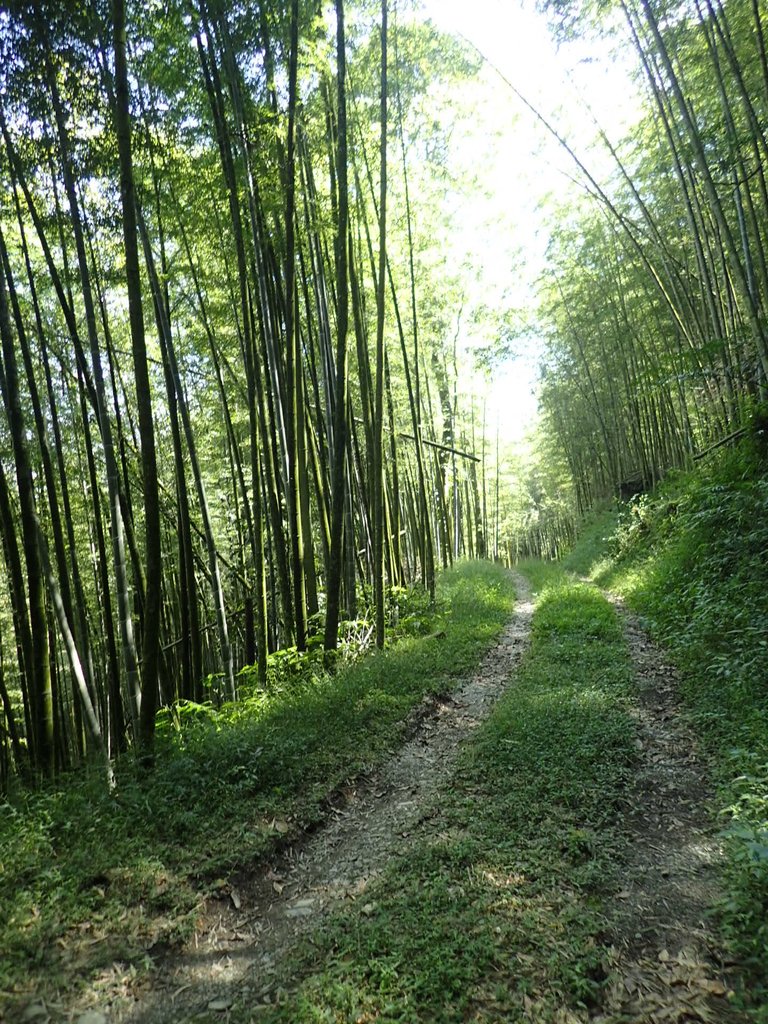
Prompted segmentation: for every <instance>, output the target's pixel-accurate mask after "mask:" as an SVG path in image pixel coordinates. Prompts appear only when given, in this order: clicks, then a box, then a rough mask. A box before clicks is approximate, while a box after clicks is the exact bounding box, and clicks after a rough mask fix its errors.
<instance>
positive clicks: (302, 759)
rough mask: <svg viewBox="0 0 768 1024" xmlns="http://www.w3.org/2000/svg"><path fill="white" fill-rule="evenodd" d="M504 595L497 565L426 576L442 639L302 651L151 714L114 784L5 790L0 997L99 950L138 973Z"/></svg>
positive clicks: (493, 628)
mask: <svg viewBox="0 0 768 1024" xmlns="http://www.w3.org/2000/svg"><path fill="white" fill-rule="evenodd" d="M513 600H514V594H513V592H512V586H511V583H510V581H509V577H508V575H507V574H506V573H504V572H503V570H501V569H500V568H498V567H494V566H492V565H490V564H488V563H472V564H464V565H461V566H458V567H457V568H456V569H454V570H452V571H451V572H448V573H445V574H444V575H443V576H442V577H441V580H440V584H439V595H438V612H439V621H440V624H441V625H442V628H443V630H444V633H445V635H444V636H441V637H439V638H438V637H434V636H433V637H425V636H421V637H417V636H411V637H404V638H401V639H400V640H398V641H396V642H395V643H394V644H393V645H392V646H391V647H390V648H388V649H386V650H385V651H383V652H374V653H370V654H367V655H366V656H364V657H363V658H362V659H361V660H359V661H358V662H356V663H355V664H353V665H351V666H347V667H343V668H341V669H340V670H339V671H338V672H337V673H336V674H335V675H329V674H327V673H324V672H322V671H320V670H319V668H318V667H317V662H316V661H315V662H311V665H313V666H314V668H313V670H312V671H297V672H295V673H294V675H293V677H292V678H289V680H288V681H285V680H284V681H283V683H282V684H281V685H274V686H273V687H272V689H271V690H270V692H268V693H254V694H252V696H251V697H250V698H249V699H247V700H246V701H244V702H243V704H242V705H238V706H225V707H223V708H221V709H218V710H217V709H216V708H214V707H212V706H189V707H187V708H183V709H181V710H180V712H179V713H178V714H176V715H174V716H173V717H171V716H166V719H165V722H164V725H163V727H162V729H161V732H160V735H159V738H158V749H157V763H156V767H155V769H154V771H153V772H152V773H150V774H147V773H146V772H145V773H144V774H142V772H141V771H140V770H139V769H138V768H137V767H136V766H135V765H134V764H133V763H131V762H129V761H127V760H126V761H124V762H123V763H122V764H119V765H118V770H117V778H118V786H117V792H116V793H115V794H114V795H112V794H110V793H108V792H107V791H106V789H105V786H104V783H103V781H102V779H101V777H100V775H99V774H97V773H96V772H94V773H93V774H87V773H81V774H78V775H72V776H71V777H69V778H65V779H62V780H61V781H60V783H59V784H58V785H57V786H56V788H50V789H46V790H44V791H41V792H32V793H30V792H17V793H14V794H12V795H11V796H10V797H9V798H8V799H7V802H6V803H4V804H2V805H0V921H2V922H3V926H2V937H1V938H0V943H1V944H2V954H3V956H2V961H1V964H2V966H0V1006H2V1004H3V1003H5V1002H8V1003H9V1004H10V1005H13V1006H16V1007H17V1008H18V1007H20V1006H22V1005H23V1002H24V1000H25V999H26V998H27V997H28V996H29V995H31V994H32V993H34V994H36V995H37V996H41V995H45V994H46V993H51V992H54V991H56V990H57V989H59V990H64V991H67V990H71V989H72V988H74V987H76V986H78V985H80V984H84V983H85V982H86V981H87V980H88V979H89V978H92V977H94V976H95V975H96V974H98V972H99V971H100V970H101V969H102V968H103V967H104V966H105V965H108V964H110V963H111V962H112V961H113V960H122V961H125V962H128V963H131V964H133V965H134V966H135V967H137V968H138V969H141V968H142V966H143V965H145V964H146V963H147V952H148V951H152V950H153V948H162V947H164V946H166V945H168V944H173V943H174V942H177V941H179V940H180V939H183V938H184V937H186V936H188V935H189V934H190V932H191V929H192V927H193V926H194V921H195V917H196V911H197V908H198V907H199V905H200V902H201V900H202V899H203V898H204V897H205V895H206V893H208V892H210V891H211V890H212V889H215V888H216V887H217V886H218V885H220V884H221V879H222V877H226V875H227V874H228V873H230V872H232V871H234V870H235V869H237V868H240V867H243V866H245V865H247V864H249V863H251V862H253V861H254V860H256V859H258V858H260V857H262V856H264V855H265V854H266V853H267V852H268V851H269V850H270V849H272V848H274V847H275V845H276V844H277V843H279V842H281V841H283V840H284V839H285V837H286V836H290V835H291V834H296V833H298V832H299V831H300V830H301V829H302V828H305V827H306V826H307V825H309V824H311V823H312V822H314V821H316V820H317V819H318V818H319V817H320V816H321V815H322V813H323V806H324V801H325V799H326V798H327V797H328V795H329V794H330V793H331V792H332V791H333V790H334V789H335V788H336V787H338V786H339V785H340V784H342V783H343V782H344V781H345V780H346V779H348V778H350V777H352V776H355V775H357V774H359V773H360V772H363V771H365V770H366V769H367V768H368V767H369V766H371V765H373V764H375V763H376V762H377V761H379V760H381V758H382V757H383V756H384V755H385V754H386V752H387V751H388V750H390V749H391V748H392V747H393V746H395V745H396V744H397V742H398V740H399V739H400V738H401V737H402V735H403V730H404V728H405V727H406V722H407V718H408V715H409V713H410V712H411V711H412V710H413V709H414V708H415V707H416V706H417V705H418V704H419V702H420V701H421V700H422V699H423V698H424V697H425V696H426V695H428V694H436V693H443V692H446V691H448V690H450V689H451V688H452V687H453V686H454V685H456V683H457V682H458V680H459V679H461V678H462V677H464V676H465V675H466V674H467V673H468V672H470V671H471V669H472V668H473V667H474V666H475V665H476V663H477V662H478V660H479V658H480V656H481V654H482V652H483V651H484V650H485V649H486V648H487V646H488V645H489V644H490V643H491V641H492V640H493V639H494V638H495V636H497V635H498V633H499V631H500V630H501V628H502V626H503V624H504V622H505V621H506V620H507V618H508V617H509V614H510V612H511V608H512V604H513ZM410 618H411V619H412V618H413V616H410ZM430 623H431V625H434V624H435V619H434V616H433V617H432V619H431V620H430ZM408 625H409V628H414V623H413V622H409V623H408Z"/></svg>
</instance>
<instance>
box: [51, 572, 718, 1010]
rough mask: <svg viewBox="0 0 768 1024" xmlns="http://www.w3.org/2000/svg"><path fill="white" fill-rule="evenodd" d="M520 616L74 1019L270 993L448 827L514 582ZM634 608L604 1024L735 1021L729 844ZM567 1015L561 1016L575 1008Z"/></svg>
mask: <svg viewBox="0 0 768 1024" xmlns="http://www.w3.org/2000/svg"><path fill="white" fill-rule="evenodd" d="M516 585H517V588H518V595H519V600H518V603H517V606H516V610H515V614H514V616H513V618H512V620H511V622H510V623H509V624H508V625H507V627H506V628H505V630H504V631H503V633H502V635H501V636H500V638H499V640H498V642H497V643H496V644H495V645H494V646H493V647H492V648H491V649H490V650H489V651H488V652H487V654H486V655H485V657H484V659H483V661H482V663H481V664H480V666H479V667H478V669H477V671H476V672H475V673H474V674H473V676H472V677H471V678H470V679H469V680H468V681H466V682H465V683H464V684H463V685H461V686H459V687H458V688H457V689H456V690H454V691H453V692H452V693H451V694H449V695H447V696H445V697H443V698H442V699H438V700H434V699H433V700H432V702H431V703H430V704H429V705H427V706H422V708H421V709H420V711H419V716H418V722H417V724H416V726H415V727H414V732H413V735H412V738H411V739H410V740H409V741H408V742H407V743H406V744H405V745H404V746H403V747H402V748H401V749H400V751H399V752H398V753H397V754H396V755H394V756H393V757H392V758H391V759H390V760H389V761H388V762H387V763H385V764H384V765H383V766H382V767H380V768H379V769H377V770H376V771H374V772H372V773H371V774H369V775H367V776H365V777H364V778H362V779H358V780H354V781H351V782H350V783H349V785H348V786H347V787H346V788H345V789H344V790H343V791H342V792H341V793H340V794H339V795H338V801H337V805H336V806H335V807H334V808H333V809H332V810H331V811H330V812H329V816H328V819H327V820H326V821H325V822H324V823H323V824H322V825H320V826H319V827H318V828H316V829H315V830H314V831H313V832H312V833H310V834H307V835H305V836H304V837H303V838H302V839H301V840H300V841H299V842H297V843H295V844H294V845H292V846H290V847H288V848H286V849H285V850H284V851H283V852H282V853H281V854H280V855H279V856H278V857H276V858H274V859H273V860H272V861H271V862H268V863H262V864H261V865H259V866H258V867H257V868H256V869H254V870H251V871H249V872H243V873H242V874H241V875H239V876H235V877H232V878H231V879H229V880H228V882H227V885H226V886H225V887H223V888H222V890H221V894H220V898H219V899H216V900H212V901H210V902H209V903H208V905H207V906H206V908H205V912H204V914H203V916H202V918H201V922H200V927H199V929H198V932H197V934H196V936H195V941H194V943H192V944H191V945H190V947H189V948H187V949H186V950H184V951H183V952H182V953H180V954H178V955H176V956H174V957H169V958H168V959H166V960H165V961H163V962H161V963H160V965H159V966H158V968H157V969H156V971H155V972H154V973H153V974H152V975H151V976H150V978H149V980H144V981H142V982H138V981H137V979H136V978H132V977H131V976H130V975H126V974H125V973H124V971H121V969H120V968H119V967H117V966H116V968H115V972H114V974H113V976H112V977H105V978H103V979H102V980H101V984H99V985H98V986H96V987H95V988H94V989H93V990H92V991H91V993H90V996H89V997H88V1001H87V1003H86V1002H85V1001H84V1002H82V1003H81V1004H80V1006H79V1007H78V1009H77V1010H76V1011H74V1012H73V1013H72V1014H71V1015H70V1016H71V1018H73V1019H74V1020H75V1021H76V1022H77V1024H107V1022H109V1024H167V1022H171V1021H173V1022H177V1021H194V1020H195V1018H209V1019H210V1017H211V1016H216V1015H217V1011H218V1012H221V1014H222V1020H225V1019H226V1017H227V1013H226V1011H227V1010H228V1009H229V1008H230V1007H232V1008H235V1007H236V1006H246V1007H248V1008H249V1009H250V1010H251V1011H252V1012H253V1013H254V1015H255V1014H257V1013H258V1008H259V1006H265V1005H267V1004H269V1003H270V1002H272V1001H273V1000H274V998H275V996H276V989H277V988H278V986H279V984H280V980H281V977H282V976H283V974H282V972H281V967H282V965H283V963H284V961H285V957H286V955H287V954H288V952H289V951H290V950H291V949H292V948H293V947H294V945H295V943H296V941H297V939H298V938H299V937H300V936H302V935H303V934H306V933H308V932H309V931H310V930H311V929H313V928H315V927H316V926H317V925H318V924H319V923H320V922H321V921H322V920H323V919H324V918H325V917H326V916H327V915H329V914H330V913H332V912H333V911H334V910H336V909H338V908H339V907H341V906H343V905H344V904H345V903H346V902H348V901H359V905H360V906H361V907H362V909H363V912H364V913H365V912H366V906H367V895H366V893H367V889H368V886H369V884H370V883H371V882H372V881H373V880H375V879H376V878H377V877H378V876H379V875H380V873H381V872H382V870H383V869H384V867H385V866H386V865H387V863H388V862H389V861H390V860H391V859H392V858H393V857H395V856H397V855H398V854H402V853H403V852H404V851H406V850H407V849H408V848H409V845H410V844H411V843H412V842H414V841H415V840H416V839H417V838H423V837H424V836H425V835H428V834H429V831H430V829H433V828H436V827H438V826H437V825H436V824H435V823H434V821H433V818H434V817H436V816H437V815H436V811H437V809H438V807H439V801H440V796H441V793H443V792H445V791H446V789H447V787H448V785H449V784H450V779H451V774H452V772H453V771H454V768H455V765H456V759H457V755H458V752H459V749H460V747H461V744H462V743H463V742H464V741H465V740H466V739H467V738H468V737H469V736H470V735H471V734H472V732H473V731H474V730H475V729H476V728H477V726H478V725H479V724H480V723H481V722H482V721H483V720H484V719H485V718H486V717H487V716H488V715H489V713H490V712H491V710H492V708H493V706H494V704H495V703H496V701H497V700H498V699H499V697H500V696H501V695H502V693H503V692H504V690H505V689H506V687H507V686H509V685H510V683H513V680H514V676H513V673H514V670H515V667H516V666H517V664H518V662H519V660H520V658H521V656H522V654H523V652H524V650H525V647H526V645H527V642H528V638H529V634H530V623H531V617H532V612H533V608H532V603H531V599H530V593H529V589H528V585H527V583H526V581H525V580H524V579H522V577H517V578H516ZM616 603H617V610H618V611H619V614H620V615H622V616H623V618H624V622H625V630H626V635H627V640H628V644H629V650H630V655H631V659H632V664H633V669H634V674H635V680H636V702H635V708H634V712H633V714H634V717H635V719H636V722H637V728H638V739H637V744H638V754H639V759H640V768H639V772H638V775H637V779H636V782H635V786H634V790H633V792H632V793H631V794H628V796H629V799H630V801H631V811H630V813H629V814H628V818H627V820H626V822H625V825H626V828H627V830H628V832H629V839H630V844H629V845H630V854H629V859H628V865H627V872H626V877H625V880H624V886H623V889H622V891H621V892H620V893H619V894H618V897H617V900H616V905H615V907H614V912H613V913H612V915H611V918H610V924H609V934H608V936H607V943H608V946H609V947H610V949H611V952H610V959H611V961H612V962H611V977H610V980H609V983H608V986H607V989H606V992H605V998H604V1000H603V1002H602V1005H601V1006H600V1007H599V1008H595V1009H593V1010H592V1012H591V1014H589V1013H587V1011H584V1013H583V1014H579V1015H577V1016H567V1015H566V1016H567V1019H568V1020H569V1021H570V1020H574V1021H575V1020H578V1021H586V1020H587V1019H589V1020H591V1021H592V1022H593V1024H670V1022H671V1024H708V1022H717V1021H723V1022H725V1021H736V1020H737V1019H738V1018H736V1017H734V1016H733V1015H732V1013H731V1010H730V1006H729V1003H728V999H727V995H728V984H727V979H726V978H725V977H724V975H723V970H722V963H721V962H720V959H719V955H718V950H717V946H716V943H715V941H714V939H713V936H712V934H711V932H710V930H709V928H708V925H707V920H706V914H707V910H708V908H709V907H710V906H711V905H712V902H713V901H714V899H715V897H716V895H717V887H716V874H717V865H718V860H719V858H720V855H721V851H720V848H719V845H718V843H717V840H716V838H715V830H714V827H713V824H712V820H711V815H710V812H709V810H708V801H709V798H710V793H709V790H708V788H707V784H706V781H705V779H706V773H705V771H704V768H703V765H702V763H701V760H700V759H699V758H698V756H697V753H696V743H695V739H694V737H693V735H692V733H691V732H690V730H689V729H688V728H687V727H686V725H685V724H684V723H683V722H682V720H681V717H680V715H679V713H678V708H677V704H676V697H675V691H676V678H675V674H674V670H673V669H672V668H671V667H670V666H669V664H667V663H666V662H665V660H664V658H663V656H662V655H661V653H660V652H659V650H658V649H657V648H656V647H655V646H654V645H653V644H652V643H651V642H650V641H649V640H648V638H647V636H646V635H645V634H644V632H643V630H642V629H641V628H640V626H639V624H638V622H637V621H636V620H635V619H634V618H633V617H632V616H631V615H629V614H628V613H626V612H625V611H624V610H623V609H622V608H621V606H620V603H619V602H616ZM563 1019H564V1020H565V1019H566V1018H565V1017H564V1018H563Z"/></svg>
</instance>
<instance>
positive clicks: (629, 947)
mask: <svg viewBox="0 0 768 1024" xmlns="http://www.w3.org/2000/svg"><path fill="white" fill-rule="evenodd" d="M609 598H610V599H611V600H612V602H613V604H614V606H615V607H616V610H617V612H618V614H619V615H620V616H621V617H622V618H623V620H624V628H625V635H626V638H627V643H628V646H629V653H630V657H631V661H632V667H633V670H634V681H635V694H636V700H635V705H634V709H633V712H632V713H633V717H634V718H635V721H636V723H637V729H638V738H637V741H636V742H637V745H638V754H639V761H640V766H639V769H638V773H637V776H636V779H635V791H634V794H632V796H633V803H632V809H631V812H630V814H629V817H628V821H627V828H628V831H629V834H630V844H631V845H630V854H629V861H628V865H627V872H626V876H625V880H624V888H623V889H622V891H621V892H620V893H619V895H618V899H617V905H616V908H615V916H614V920H613V927H612V935H611V937H612V939H613V941H614V953H613V959H614V963H613V984H612V985H611V986H610V987H609V990H608V992H607V993H606V998H605V1003H604V1005H603V1007H602V1008H601V1010H600V1012H599V1013H597V1014H596V1016H595V1018H594V1019H595V1020H596V1021H599V1022H600V1024H620V1022H621V1024H641V1022H642V1024H683V1022H685V1024H694V1022H702V1024H706V1022H710V1021H711V1022H715V1021H718V1022H719V1021H723V1022H725V1021H736V1020H737V1019H738V1018H737V1017H735V1016H733V1015H732V1011H731V1007H730V1005H729V1003H728V999H727V996H728V991H729V989H728V982H727V977H726V975H725V973H724V965H723V963H722V958H721V952H720V951H719V949H718V945H717V942H716V940H715V938H714V936H713V933H712V930H711V928H710V925H709V921H708V912H709V911H710V910H711V908H712V906H713V904H714V902H715V901H716V899H717V896H718V877H717V876H718V865H719V861H720V859H721V857H722V849H721V845H720V843H719V842H718V839H717V832H716V828H715V823H714V821H713V815H712V811H711V807H710V801H711V798H712V795H713V794H712V792H711V790H710V787H709V783H708V781H707V774H706V769H705V766H704V764H703V762H702V759H701V757H700V756H699V754H698V752H697V743H696V738H695V736H694V734H693V732H692V731H691V729H690V728H689V727H688V726H687V725H686V723H685V722H684V720H683V719H682V717H681V715H680V709H679V706H678V700H677V697H676V691H677V675H676V672H675V669H674V668H673V667H672V666H671V665H670V664H669V662H668V661H667V660H666V659H665V657H664V655H663V653H662V652H661V651H660V650H659V648H658V647H657V646H656V645H655V644H653V643H652V642H651V640H649V638H648V636H647V635H646V633H645V632H644V630H643V629H642V628H641V626H640V624H639V622H638V620H637V618H636V617H635V616H634V615H632V614H631V613H629V612H628V611H627V610H626V609H625V608H624V607H623V605H622V602H621V601H620V599H618V598H615V597H612V596H611V595H609Z"/></svg>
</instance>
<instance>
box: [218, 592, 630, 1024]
mask: <svg viewBox="0 0 768 1024" xmlns="http://www.w3.org/2000/svg"><path fill="white" fill-rule="evenodd" d="M585 635H586V636H587V638H588V639H587V642H586V645H585V642H584V637H585ZM628 679H629V666H628V658H627V651H626V647H625V644H624V640H623V637H622V633H621V628H620V625H619V624H618V622H617V621H616V617H615V614H614V612H613V611H612V609H611V608H610V606H609V605H608V604H607V602H606V601H605V600H604V599H603V598H602V597H600V596H599V594H598V593H597V592H596V591H594V590H591V589H589V588H587V587H585V586H576V585H563V583H562V573H560V574H559V579H558V580H557V581H556V585H555V586H554V587H551V588H548V589H545V590H544V593H543V596H542V599H541V602H540V604H539V607H538V609H537V612H536V614H535V618H534V628H533V641H532V647H531V650H530V652H529V654H528V655H527V657H526V659H525V661H524V663H523V665H522V667H521V669H520V670H519V672H518V673H517V674H516V678H515V683H514V686H513V687H511V688H510V690H509V692H508V694H507V695H506V696H505V697H504V698H503V699H502V700H501V702H500V703H499V704H498V705H497V707H496V709H495V710H494V712H493V714H492V715H491V717H490V719H489V720H488V721H487V722H486V724H485V725H484V726H482V727H481V728H480V730H479V733H478V734H477V735H476V737H475V739H474V741H473V742H472V743H471V744H470V745H469V746H468V748H467V749H466V750H465V753H464V755H463V758H462V761H461V763H460V765H459V766H458V769H457V771H456V774H455V777H454V779H453V783H452V787H451V792H450V795H449V797H448V798H447V800H443V802H442V803H441V806H440V809H439V811H438V812H436V814H435V817H434V818H433V817H430V822H431V826H430V828H429V831H428V835H427V836H426V837H424V838H422V839H421V841H420V842H419V844H418V845H417V846H416V849H415V850H411V851H409V853H408V856H407V857H403V858H402V859H399V860H397V862H396V863H394V864H393V865H391V867H390V868H389V870H388V871H387V872H386V874H385V876H384V877H383V879H382V880H381V881H380V882H378V883H377V884H376V885H374V886H372V887H369V888H368V889H367V891H366V893H365V896H364V897H361V898H360V900H359V904H362V905H364V906H362V907H360V908H359V909H352V910H349V911H345V912H343V913H340V914H339V915H338V916H337V917H336V918H335V919H334V920H333V921H332V922H331V923H330V925H329V926H327V927H325V928H324V929H322V930H321V931H320V932H319V933H317V934H315V935H313V936H312V937H311V939H310V941H309V942H308V943H307V944H306V945H305V947H304V949H302V950H301V951H300V953H299V954H298V955H297V957H296V960H295V962H294V963H293V964H291V965H290V968H289V972H290V975H289V976H290V979H291V980H290V989H289V991H288V992H287V993H284V994H283V998H282V1000H281V1001H280V1002H279V1004H278V1005H277V1006H275V1007H272V1008H268V1009H267V1008H262V1009H261V1011H260V1014H259V1019H260V1020H262V1021H265V1022H269V1024H277V1022H281V1024H282V1022H288V1021H291V1022H293V1021H297V1020H301V1021H306V1022H320V1021H373V1020H376V1021H381V1022H382V1024H393V1022H395V1021H409V1022H410V1021H413V1022H416V1021H428V1020H434V1021H441V1022H444V1024H452V1022H456V1024H458V1022H462V1021H467V1020H483V1021H499V1022H501V1021H505V1022H509V1021H537V1022H542V1024H544V1022H553V1024H554V1022H555V1021H561V1020H564V1019H566V1016H564V1015H567V1011H568V1010H571V1011H575V1010H581V1011H582V1012H583V1011H584V1008H586V1007H592V1006H594V1005H595V1004H596V1003H597V1001H598V1000H599V994H600V988H601V983H602V981H603V979H604V977H605V970H606V964H605V960H606V958H607V950H606V949H605V948H604V947H603V946H602V944H601V942H602V940H601V932H602V930H603V929H604V925H605V920H604V917H603V914H602V905H601V901H602V900H603V898H605V897H607V896H608V895H609V894H610V893H612V892H613V891H614V889H615V888H616V886H617V874H616V872H617V865H618V864H619V863H620V859H621V844H622V840H621V838H620V836H619V833H618V830H617V826H618V825H620V821H621V806H622V800H623V799H624V798H625V796H626V785H627V784H628V782H629V779H630V777H631V770H632V765H633V759H634V753H633V750H634V748H633V726H632V722H631V720H630V718H629V717H628V715H627V712H626V709H625V698H626V695H627V690H628ZM585 822H589V825H588V826H587V825H586V824H585ZM318 964H322V967H318V966H317V965H318ZM296 978H298V979H299V980H298V981H296ZM250 1012H251V1008H250V1007H243V1008H239V1007H235V1008H234V1009H233V1015H234V1018H235V1020H238V1021H239V1020H240V1016H241V1014H242V1019H243V1020H245V1019H247V1018H248V1014H249V1013H250ZM567 1019H571V1018H570V1017H568V1018H567Z"/></svg>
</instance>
